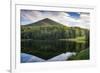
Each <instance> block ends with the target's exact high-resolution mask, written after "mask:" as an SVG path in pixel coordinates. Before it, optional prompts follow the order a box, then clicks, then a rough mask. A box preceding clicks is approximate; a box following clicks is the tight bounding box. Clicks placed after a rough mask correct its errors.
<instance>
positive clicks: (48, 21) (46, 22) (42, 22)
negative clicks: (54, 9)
mask: <svg viewBox="0 0 100 73" xmlns="http://www.w3.org/2000/svg"><path fill="white" fill-rule="evenodd" d="M34 25H35V26H45V25H62V26H63V24H60V23H58V22H56V21H53V20H52V19H49V18H45V19H42V20H40V21H37V22H35V23H31V24H28V26H34Z"/></svg>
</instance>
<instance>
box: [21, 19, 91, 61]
mask: <svg viewBox="0 0 100 73" xmlns="http://www.w3.org/2000/svg"><path fill="white" fill-rule="evenodd" d="M70 41H71V42H70ZM72 41H74V42H73V43H72ZM76 42H79V43H80V45H79V47H78V48H77V47H76V45H77V43H76ZM82 42H83V45H82ZM84 42H86V43H87V45H86V44H84ZM72 45H73V46H72ZM84 46H86V47H84ZM81 47H84V48H81ZM79 48H80V49H79ZM86 48H89V30H88V29H83V28H80V27H69V26H65V25H63V24H60V23H58V22H55V21H53V20H51V19H48V18H46V19H43V20H40V21H38V22H35V23H31V24H27V25H21V52H23V53H28V54H32V55H36V56H39V57H41V58H44V59H49V58H51V57H53V56H56V55H59V54H61V53H63V52H66V51H71V52H72V51H74V52H75V51H76V52H77V51H78V52H79V51H81V50H82V49H86Z"/></svg>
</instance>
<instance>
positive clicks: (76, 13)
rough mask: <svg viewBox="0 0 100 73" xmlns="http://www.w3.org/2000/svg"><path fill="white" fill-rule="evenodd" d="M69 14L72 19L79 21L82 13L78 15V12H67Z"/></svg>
mask: <svg viewBox="0 0 100 73" xmlns="http://www.w3.org/2000/svg"><path fill="white" fill-rule="evenodd" d="M67 13H68V14H69V16H70V17H72V18H75V19H79V18H80V13H78V12H67Z"/></svg>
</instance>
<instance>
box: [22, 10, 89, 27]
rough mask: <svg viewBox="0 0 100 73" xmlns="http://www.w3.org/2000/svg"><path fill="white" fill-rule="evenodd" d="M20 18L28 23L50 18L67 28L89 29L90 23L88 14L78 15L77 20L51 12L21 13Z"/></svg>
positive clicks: (63, 14)
mask: <svg viewBox="0 0 100 73" xmlns="http://www.w3.org/2000/svg"><path fill="white" fill-rule="evenodd" d="M21 16H22V19H23V18H24V19H26V20H29V22H28V23H34V22H37V21H39V20H42V19H44V18H50V19H52V20H54V21H56V22H59V23H62V24H64V25H67V26H80V27H83V28H89V23H90V20H89V19H90V18H89V14H88V13H80V18H79V19H75V18H72V17H70V15H69V14H68V13H65V12H51V11H22V12H21ZM24 22H25V21H24ZM21 23H23V21H21Z"/></svg>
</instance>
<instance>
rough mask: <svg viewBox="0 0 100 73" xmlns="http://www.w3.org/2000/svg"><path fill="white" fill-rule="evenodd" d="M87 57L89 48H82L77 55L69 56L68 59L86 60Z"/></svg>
mask: <svg viewBox="0 0 100 73" xmlns="http://www.w3.org/2000/svg"><path fill="white" fill-rule="evenodd" d="M88 59H89V49H84V50H82V51H80V52H79V53H78V54H77V55H75V56H71V57H70V58H69V59H68V60H88Z"/></svg>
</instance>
